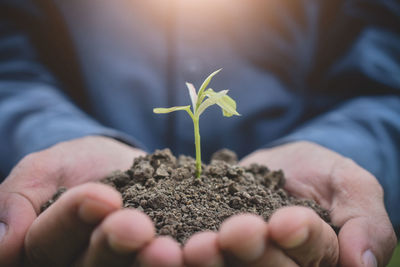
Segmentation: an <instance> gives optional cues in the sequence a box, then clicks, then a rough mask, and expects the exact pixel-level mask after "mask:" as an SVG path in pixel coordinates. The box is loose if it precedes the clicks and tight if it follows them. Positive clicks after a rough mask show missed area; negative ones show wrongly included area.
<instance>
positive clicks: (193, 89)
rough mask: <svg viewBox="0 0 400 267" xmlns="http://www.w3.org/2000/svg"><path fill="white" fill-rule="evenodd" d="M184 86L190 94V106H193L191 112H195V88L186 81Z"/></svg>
mask: <svg viewBox="0 0 400 267" xmlns="http://www.w3.org/2000/svg"><path fill="white" fill-rule="evenodd" d="M186 87H187V88H188V90H189V95H190V100H191V101H192V107H193V112H196V110H195V109H196V107H197V106H196V104H197V93H196V88H195V87H194V85H193V84H191V83H188V82H187V83H186Z"/></svg>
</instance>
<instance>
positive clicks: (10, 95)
mask: <svg viewBox="0 0 400 267" xmlns="http://www.w3.org/2000/svg"><path fill="white" fill-rule="evenodd" d="M87 135H105V136H110V137H113V138H116V139H119V140H122V141H124V142H126V143H129V144H132V145H134V144H135V143H136V142H135V140H133V139H132V138H131V137H130V136H128V135H126V134H124V133H122V132H118V131H116V130H114V129H110V128H107V127H104V126H102V125H101V124H100V123H98V122H96V121H95V120H94V119H92V118H91V117H89V116H88V115H87V114H85V113H84V112H83V111H81V110H80V109H79V108H77V106H75V105H74V104H73V103H72V102H71V101H70V99H69V98H68V97H67V96H66V95H65V94H64V93H63V88H62V86H61V84H60V83H58V82H57V80H56V78H55V77H54V75H52V73H51V72H50V71H49V70H48V69H47V68H46V67H45V65H44V64H41V62H40V60H39V59H38V55H37V51H36V50H35V47H34V46H33V45H32V42H31V39H30V37H29V35H28V34H27V33H26V32H24V31H23V30H22V29H21V28H20V27H18V25H17V24H16V23H15V22H13V21H10V20H7V19H6V18H5V17H3V16H0V178H1V177H5V176H6V175H7V174H8V173H9V171H10V170H11V168H12V167H13V166H14V165H15V164H16V163H17V162H18V161H19V160H20V159H21V158H22V157H23V156H25V155H27V154H29V153H31V152H34V151H38V150H41V149H44V148H47V147H49V146H51V145H54V144H56V143H58V142H61V141H65V140H70V139H74V138H79V137H83V136H87ZM0 181H1V179H0Z"/></svg>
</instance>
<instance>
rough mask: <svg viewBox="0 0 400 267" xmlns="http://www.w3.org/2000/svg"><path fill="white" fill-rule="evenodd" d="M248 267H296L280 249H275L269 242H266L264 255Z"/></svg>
mask: <svg viewBox="0 0 400 267" xmlns="http://www.w3.org/2000/svg"><path fill="white" fill-rule="evenodd" d="M249 266H250V267H276V266H285V267H298V266H299V265H297V263H295V262H294V261H293V260H292V259H291V258H289V257H288V256H287V255H286V254H285V252H283V250H282V249H280V248H278V247H276V246H275V245H274V244H272V243H271V242H268V244H267V246H266V248H265V250H264V254H263V255H262V256H261V257H260V258H259V259H257V260H256V261H255V262H253V263H251V264H250V265H249Z"/></svg>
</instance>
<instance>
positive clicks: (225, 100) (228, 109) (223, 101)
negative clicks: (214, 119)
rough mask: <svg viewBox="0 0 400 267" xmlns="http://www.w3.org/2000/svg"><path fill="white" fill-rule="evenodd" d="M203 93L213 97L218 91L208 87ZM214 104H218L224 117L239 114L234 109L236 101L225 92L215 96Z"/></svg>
mask: <svg viewBox="0 0 400 267" xmlns="http://www.w3.org/2000/svg"><path fill="white" fill-rule="evenodd" d="M225 91H227V92H228V90H225ZM205 94H206V95H207V96H208V97H214V96H215V95H216V94H218V93H216V92H214V90H213V89H211V88H210V89H208V90H207V91H206V92H205ZM216 104H217V105H218V106H220V108H221V109H222V114H223V115H224V116H225V117H231V116H233V115H237V116H240V114H239V113H238V112H237V111H236V102H235V100H233V99H232V98H231V97H230V96H228V95H227V94H224V95H223V96H221V97H217V98H216Z"/></svg>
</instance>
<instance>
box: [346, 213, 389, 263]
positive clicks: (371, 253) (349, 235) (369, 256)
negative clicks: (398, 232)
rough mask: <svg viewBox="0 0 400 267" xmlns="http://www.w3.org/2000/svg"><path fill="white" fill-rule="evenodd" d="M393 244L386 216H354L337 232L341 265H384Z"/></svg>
mask: <svg viewBox="0 0 400 267" xmlns="http://www.w3.org/2000/svg"><path fill="white" fill-rule="evenodd" d="M395 246H396V238H395V235H394V234H393V228H392V227H391V224H390V221H389V219H388V218H387V216H377V217H371V216H368V217H358V218H354V219H351V220H349V221H347V222H346V223H345V224H344V225H343V226H342V228H341V230H340V232H339V247H340V262H341V264H342V266H386V265H387V264H388V262H387V261H388V259H390V257H391V253H392V252H393V249H394V247H395Z"/></svg>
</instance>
